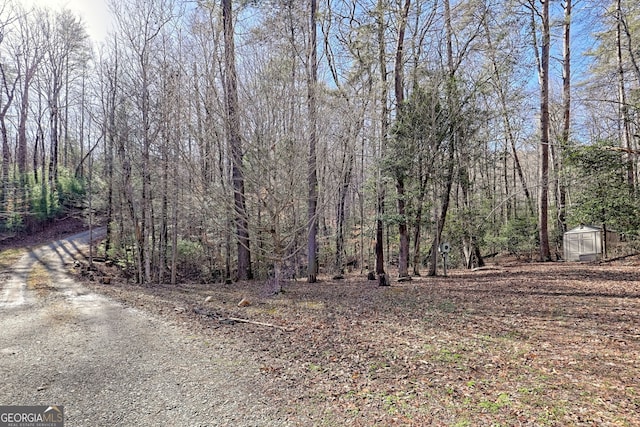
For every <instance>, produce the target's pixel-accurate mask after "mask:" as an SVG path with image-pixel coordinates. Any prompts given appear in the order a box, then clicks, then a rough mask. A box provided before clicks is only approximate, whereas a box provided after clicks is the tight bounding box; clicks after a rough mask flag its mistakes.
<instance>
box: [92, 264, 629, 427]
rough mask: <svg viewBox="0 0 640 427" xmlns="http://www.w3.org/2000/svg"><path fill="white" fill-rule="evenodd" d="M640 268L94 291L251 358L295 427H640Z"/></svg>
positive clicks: (567, 267) (519, 269)
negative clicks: (271, 290)
mask: <svg viewBox="0 0 640 427" xmlns="http://www.w3.org/2000/svg"><path fill="white" fill-rule="evenodd" d="M101 268H103V269H105V268H106V267H101ZM639 268H640V262H638V261H635V262H634V261H633V260H631V261H630V260H628V259H627V260H625V262H624V263H609V264H598V263H589V264H577V263H554V264H548V263H546V264H535V263H528V264H525V263H522V264H518V263H511V264H509V265H508V266H506V267H503V268H500V269H490V270H482V271H475V272H472V271H462V270H460V271H451V272H450V274H449V276H448V277H414V278H413V280H412V281H409V282H403V283H396V282H394V283H392V286H391V287H379V286H377V282H375V281H367V280H366V277H363V276H359V275H355V274H353V275H348V276H347V277H346V280H338V281H334V280H330V279H328V278H327V279H325V280H322V281H321V282H320V283H315V284H307V283H306V282H303V281H297V282H296V281H291V282H287V283H285V284H284V285H283V292H280V293H278V294H276V295H269V294H268V293H265V292H264V289H263V288H264V286H261V284H260V282H240V283H234V284H231V285H228V284H180V285H177V286H170V285H156V286H152V287H141V286H137V285H133V284H126V282H125V281H124V280H112V281H111V284H109V285H99V284H96V283H92V284H91V285H90V286H92V287H93V288H95V289H96V290H98V291H100V292H102V293H105V294H107V295H109V296H112V297H114V298H116V299H118V300H120V301H123V302H124V303H126V304H129V305H131V306H135V307H140V308H142V309H145V310H149V311H152V312H154V313H156V314H160V315H163V316H166V317H169V318H173V319H175V320H177V321H180V322H185V323H187V324H188V325H189V327H190V328H192V329H193V330H194V331H198V332H200V333H202V334H204V335H205V336H208V337H209V339H211V341H212V342H213V341H214V340H215V342H216V343H217V345H220V346H236V347H239V348H242V349H244V350H245V351H248V352H251V353H252V354H253V355H254V357H255V358H256V359H257V360H259V361H260V363H261V366H262V368H261V369H260V374H259V375H261V376H262V378H261V380H264V381H265V382H266V384H268V386H269V387H268V389H269V390H270V394H271V396H273V402H272V404H274V405H280V406H281V407H282V408H285V409H286V411H287V413H288V417H289V420H290V422H292V423H294V424H297V425H314V426H315V425H327V426H333V425H335V426H342V425H352V426H372V425H380V426H393V425H398V426H400V425H403V426H404V425H407V426H409V425H415V426H422V425H436V426H437V425H442V426H452V425H454V426H467V425H469V426H471V425H522V426H594V425H598V426H638V425H640V420H639V418H638V413H640V386H639V384H640V276H639V275H638V270H639ZM107 273H108V274H111V275H115V274H117V273H116V272H115V271H112V270H111V271H108V272H105V274H107ZM242 300H245V301H250V302H251V303H250V304H248V305H243V306H240V307H239V306H238V302H240V301H242ZM176 307H180V308H184V309H180V310H175V308H176ZM230 319H241V320H243V321H242V322H239V321H237V320H236V321H233V320H230Z"/></svg>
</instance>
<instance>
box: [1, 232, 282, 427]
mask: <svg viewBox="0 0 640 427" xmlns="http://www.w3.org/2000/svg"><path fill="white" fill-rule="evenodd" d="M99 233H104V231H103V230H97V231H96V232H95V235H99ZM95 235H94V236H95ZM88 239H89V233H88V232H85V233H81V234H77V235H74V236H72V237H70V238H67V239H64V240H60V241H57V242H54V243H52V244H50V245H47V246H43V247H40V248H38V249H36V250H33V251H31V252H29V253H28V254H26V255H24V256H23V257H22V258H21V259H20V260H19V261H18V262H17V263H15V264H14V265H13V267H12V268H11V269H10V270H9V271H6V272H3V273H2V276H0V285H1V288H0V378H1V379H2V380H1V381H0V404H3V405H36V404H38V405H50V404H57V405H64V408H65V426H90V425H94V426H97V425H104V426H133V425H145V426H146V425H149V426H151V425H153V426H155V425H167V426H169V425H171V426H231V425H233V426H269V425H274V426H283V425H287V422H286V420H285V419H284V416H283V415H281V414H279V413H278V409H277V408H274V407H273V405H271V404H270V402H269V401H268V397H266V394H264V393H261V392H260V390H261V378H260V372H259V367H258V366H257V365H256V364H255V362H253V361H251V360H248V359H247V358H246V357H244V356H243V354H242V353H241V352H240V351H238V350H234V349H229V348H228V347H225V348H223V346H222V345H221V344H219V343H218V344H216V343H212V342H210V339H209V340H208V339H206V338H204V337H203V336H201V335H198V334H197V333H193V332H192V331H189V330H188V329H187V328H186V326H184V325H179V324H172V323H169V322H168V321H167V320H162V319H160V318H156V317H153V316H152V315H150V314H148V313H143V312H141V311H139V310H136V309H133V308H126V307H124V306H122V305H120V304H118V303H116V302H114V301H112V300H110V299H107V298H106V297H103V296H100V295H97V294H95V293H92V292H90V291H89V290H87V289H86V288H84V287H83V286H82V285H80V284H78V283H77V282H76V281H75V280H74V279H73V278H72V277H71V276H69V275H68V274H67V273H66V271H67V269H68V268H69V267H70V266H71V265H73V263H74V260H75V259H80V258H83V255H82V251H83V250H84V251H86V243H87V241H88Z"/></svg>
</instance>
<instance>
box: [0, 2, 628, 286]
mask: <svg viewBox="0 0 640 427" xmlns="http://www.w3.org/2000/svg"><path fill="white" fill-rule="evenodd" d="M110 8H111V10H112V13H113V16H114V26H115V27H114V29H113V30H112V32H111V33H110V35H109V37H108V38H107V40H106V41H105V42H103V43H100V44H98V43H95V42H94V41H92V40H90V39H89V36H88V35H87V31H86V27H85V24H84V23H83V21H82V20H81V19H80V18H79V17H78V16H75V15H74V13H72V12H71V11H69V10H55V9H47V8H37V7H33V8H25V7H24V6H22V5H21V4H20V2H16V1H14V0H5V1H3V2H2V3H1V4H0V78H1V80H0V130H1V132H0V134H1V137H0V138H1V143H2V165H1V174H2V187H1V188H0V232H2V235H3V236H5V235H9V234H11V233H15V232H21V231H27V232H28V231H30V230H33V229H35V228H37V227H38V226H39V225H40V224H43V223H46V222H47V221H55V220H56V218H61V217H65V216H68V215H75V214H77V213H78V212H82V215H83V216H84V217H85V219H86V221H87V222H88V223H91V224H94V225H96V224H100V225H104V226H106V227H107V237H106V238H105V240H104V242H103V248H102V249H103V250H104V253H105V254H106V256H107V257H108V258H110V259H112V260H114V262H117V263H118V264H119V265H121V266H122V268H123V269H125V270H126V271H128V272H129V273H130V274H131V277H132V278H133V279H134V280H135V281H136V282H138V283H141V284H152V283H176V282H177V281H180V280H184V279H185V278H194V277H197V278H198V279H201V280H204V281H210V282H219V281H225V280H229V281H230V280H249V279H252V278H255V279H266V278H275V279H276V281H277V280H280V279H281V278H290V277H293V276H298V277H305V278H306V279H307V280H308V281H309V282H315V281H316V280H318V274H319V273H320V271H321V270H322V272H323V273H326V274H329V275H330V276H332V277H340V276H341V275H343V274H345V272H346V271H347V270H350V271H355V272H359V273H362V274H367V273H371V275H372V276H374V277H376V276H377V277H378V279H379V281H380V283H381V284H388V280H389V279H388V275H389V274H390V272H393V274H394V277H395V275H396V271H397V277H398V278H408V277H410V276H414V275H420V274H423V275H424V274H427V275H435V274H437V273H438V271H437V270H438V268H439V266H438V263H439V255H438V246H439V245H440V244H441V243H442V242H448V243H450V245H451V247H452V251H451V253H450V256H449V258H450V263H452V265H457V266H464V267H467V268H472V267H477V266H481V265H482V264H483V259H484V258H485V257H489V256H492V255H494V254H497V253H504V252H508V253H511V254H516V255H519V256H522V257H527V258H531V259H533V260H538V261H551V260H558V259H561V258H562V249H561V245H562V236H563V233H564V232H565V231H566V230H567V229H568V228H571V227H574V226H577V225H580V224H590V225H596V226H601V227H606V228H607V229H611V230H616V231H617V232H619V233H620V234H621V236H622V237H623V240H624V241H625V244H626V245H627V249H629V248H631V249H633V248H635V247H636V246H638V245H639V244H640V240H639V238H638V233H639V231H640V202H639V199H638V194H639V190H640V183H639V179H640V170H639V163H638V154H639V153H640V151H639V148H640V147H639V145H640V135H639V134H640V115H639V112H640V65H639V63H640V58H639V57H640V5H639V4H638V2H637V1H633V0H611V1H606V2H602V1H594V0H563V1H550V0H545V1H541V0H431V1H425V0H320V1H318V0H308V1H294V0H253V1H251V0H236V1H235V2H233V1H232V0H220V1H212V0H197V1H187V0H111V2H110Z"/></svg>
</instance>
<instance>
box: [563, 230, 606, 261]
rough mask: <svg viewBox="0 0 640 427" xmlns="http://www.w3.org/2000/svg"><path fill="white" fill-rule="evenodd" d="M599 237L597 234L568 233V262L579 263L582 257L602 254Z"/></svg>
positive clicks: (566, 252) (566, 254) (566, 255)
mask: <svg viewBox="0 0 640 427" xmlns="http://www.w3.org/2000/svg"><path fill="white" fill-rule="evenodd" d="M597 235H598V233H597V232H587V233H568V234H567V235H566V240H565V245H566V249H565V258H566V259H567V260H568V261H578V260H579V259H580V255H594V254H598V253H600V251H599V250H598V239H597Z"/></svg>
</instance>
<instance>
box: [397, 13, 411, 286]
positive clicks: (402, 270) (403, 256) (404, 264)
mask: <svg viewBox="0 0 640 427" xmlns="http://www.w3.org/2000/svg"><path fill="white" fill-rule="evenodd" d="M410 7H411V0H405V2H404V7H403V9H402V12H401V15H400V25H399V27H398V44H397V45H396V60H395V70H394V71H395V73H394V74H395V82H394V83H395V85H394V86H395V97H396V111H397V114H396V119H397V120H398V119H400V117H401V116H402V108H403V103H404V84H403V74H404V73H403V66H404V65H403V49H404V34H405V30H406V27H407V16H408V15H409V8H410ZM396 191H397V193H398V218H399V223H398V234H399V235H400V251H399V254H398V277H401V278H406V277H409V233H408V231H407V215H406V200H405V178H404V176H403V175H402V173H400V174H399V175H398V176H397V177H396Z"/></svg>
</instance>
